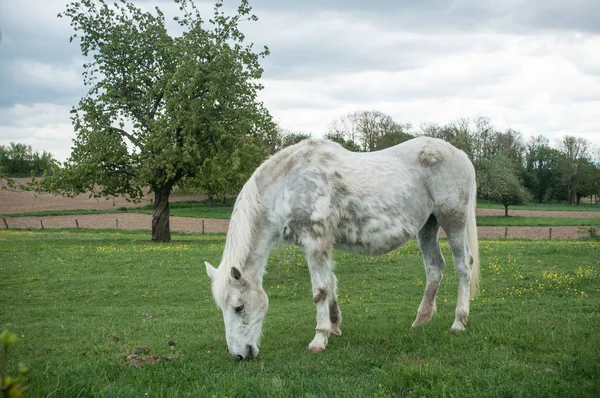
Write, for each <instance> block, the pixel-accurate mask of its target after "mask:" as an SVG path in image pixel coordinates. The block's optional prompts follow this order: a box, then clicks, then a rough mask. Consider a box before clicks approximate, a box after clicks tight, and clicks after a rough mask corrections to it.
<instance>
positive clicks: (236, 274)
mask: <svg viewBox="0 0 600 398" xmlns="http://www.w3.org/2000/svg"><path fill="white" fill-rule="evenodd" d="M231 282H233V284H234V285H239V284H241V283H242V272H241V271H240V270H239V269H238V268H236V267H231Z"/></svg>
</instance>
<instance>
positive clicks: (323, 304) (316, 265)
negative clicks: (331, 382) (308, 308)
mask: <svg viewBox="0 0 600 398" xmlns="http://www.w3.org/2000/svg"><path fill="white" fill-rule="evenodd" d="M306 258H307V261H308V269H309V270H310V277H311V282H312V291H313V300H314V302H315V305H316V306H317V327H316V332H315V338H314V339H313V340H312V341H311V342H310V344H309V345H308V349H309V350H310V351H312V352H322V351H324V350H325V348H326V347H327V341H328V338H329V334H330V333H333V334H335V335H337V336H341V334H342V331H341V330H340V323H341V322H342V313H341V311H340V309H339V307H338V304H337V279H336V277H335V275H334V274H333V261H332V258H331V249H330V248H328V249H325V250H323V249H311V250H307V253H306Z"/></svg>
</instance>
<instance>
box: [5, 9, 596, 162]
mask: <svg viewBox="0 0 600 398" xmlns="http://www.w3.org/2000/svg"><path fill="white" fill-rule="evenodd" d="M66 3H67V1H66V0H0V31H1V33H2V41H1V42H0V144H7V143H9V142H11V141H14V142H22V143H26V144H29V145H31V146H32V147H33V149H34V150H39V151H42V150H45V151H49V152H51V153H53V154H54V156H55V157H56V158H57V159H58V160H61V161H62V160H65V159H66V158H67V157H68V156H69V154H70V147H71V140H72V139H73V138H74V132H73V129H72V127H71V124H70V119H69V110H70V108H71V107H72V106H73V105H76V104H77V102H78V100H79V99H80V98H81V97H82V96H83V95H85V93H86V90H85V89H84V86H83V84H82V80H81V71H82V68H81V65H82V64H83V62H84V60H83V58H82V57H81V55H80V51H79V46H78V44H76V43H75V42H73V43H69V36H70V35H71V33H72V32H71V28H70V26H69V22H68V20H65V19H58V18H57V17H56V15H57V14H58V13H59V12H61V11H63V10H64V7H65V5H66ZM225 3H226V4H231V5H232V6H236V5H237V1H230V0H225ZM139 4H140V5H141V6H143V7H148V8H151V7H152V6H154V5H157V6H159V7H160V8H161V9H163V10H164V11H165V12H166V14H167V15H168V14H169V13H170V12H171V11H172V10H174V9H175V8H174V7H173V4H172V2H171V1H170V0H164V1H162V2H161V1H149V0H145V1H140V2H139ZM250 4H251V5H252V6H253V8H254V13H255V14H257V15H258V17H259V21H258V22H257V23H245V24H243V25H242V31H243V32H245V33H246V34H247V37H248V39H249V40H250V41H252V42H254V43H255V44H256V45H267V46H268V47H269V49H270V50H271V55H270V56H269V57H268V58H266V59H265V60H263V66H264V67H265V74H264V81H263V84H264V86H265V90H264V91H263V92H262V93H261V100H263V101H264V103H265V104H266V106H267V108H268V109H269V110H270V111H271V113H272V115H273V116H274V117H275V119H276V120H277V121H278V122H279V123H280V124H281V125H282V127H284V128H286V129H289V130H292V131H299V132H310V133H312V134H313V136H322V135H323V134H325V133H326V132H327V129H328V127H329V125H330V123H331V122H332V121H333V120H335V119H337V118H339V117H341V116H343V115H345V114H347V113H349V112H353V111H356V110H379V111H382V112H384V113H387V114H389V115H390V116H392V117H393V118H394V119H395V120H396V121H398V122H409V123H411V124H412V125H413V126H414V127H415V129H416V130H418V127H419V126H420V125H421V124H422V123H425V122H435V123H441V124H443V123H447V122H450V121H453V120H456V119H458V118H475V117H478V116H486V117H488V118H489V119H490V120H491V122H492V124H493V125H495V126H496V127H498V128H500V129H505V128H508V127H510V128H513V129H516V130H518V131H520V132H521V133H522V134H523V136H524V137H525V138H526V139H527V138H528V137H530V136H533V135H538V134H543V135H545V136H547V137H548V138H549V139H550V140H551V142H555V140H556V139H558V138H559V137H561V136H564V135H565V134H569V135H575V136H580V137H583V138H585V139H587V140H589V141H591V142H593V143H595V144H596V145H600V23H598V15H600V1H598V0H571V1H568V2H566V1H563V0H545V1H539V0H503V1H496V2H492V1H480V0H420V1H413V0H385V1H383V0H370V1H358V0H318V1H317V0H298V1H293V2H292V1H284V0H254V1H252V0H250ZM207 7H208V9H209V10H210V8H211V7H210V5H209V4H207Z"/></svg>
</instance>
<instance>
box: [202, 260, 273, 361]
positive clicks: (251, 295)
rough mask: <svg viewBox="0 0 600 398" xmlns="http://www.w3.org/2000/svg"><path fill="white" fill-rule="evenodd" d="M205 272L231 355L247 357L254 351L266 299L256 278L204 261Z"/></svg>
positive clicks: (255, 353) (265, 311)
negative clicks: (223, 326)
mask: <svg viewBox="0 0 600 398" xmlns="http://www.w3.org/2000/svg"><path fill="white" fill-rule="evenodd" d="M204 264H205V265H206V272H207V274H208V276H209V277H210V278H211V279H212V292H213V297H214V299H215V302H216V303H217V306H218V307H219V308H220V309H221V311H222V312H223V320H224V321H225V338H226V340H227V347H228V348H229V353H230V354H231V356H232V357H233V358H234V359H240V360H241V359H251V358H254V357H256V356H257V355H258V343H259V340H260V336H261V330H262V323H263V319H264V318H265V315H266V314H267V309H268V307H269V299H268V297H267V294H266V293H265V291H264V290H263V288H262V285H261V283H260V281H258V280H255V278H253V277H252V276H251V275H243V274H242V272H241V270H240V269H239V268H236V267H230V268H229V267H225V266H224V265H223V264H222V265H221V266H219V268H218V269H217V268H215V267H213V266H212V265H210V264H209V263H208V262H204Z"/></svg>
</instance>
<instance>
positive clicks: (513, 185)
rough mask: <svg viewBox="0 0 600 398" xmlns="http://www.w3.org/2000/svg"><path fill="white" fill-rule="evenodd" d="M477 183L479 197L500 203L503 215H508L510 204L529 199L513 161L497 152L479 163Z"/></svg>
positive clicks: (524, 201)
mask: <svg viewBox="0 0 600 398" xmlns="http://www.w3.org/2000/svg"><path fill="white" fill-rule="evenodd" d="M477 183H478V187H477V188H478V196H479V198H481V199H485V200H491V201H494V202H499V203H502V204H503V205H504V215H505V216H508V207H509V206H510V205H518V204H521V203H526V202H527V201H529V200H530V194H529V192H528V191H527V190H526V189H525V187H524V186H523V182H522V181H521V180H520V179H519V176H518V172H517V171H516V169H515V164H514V162H513V161H512V160H511V159H509V158H508V157H506V156H505V155H503V154H497V155H495V156H493V157H490V158H488V159H485V160H484V161H483V162H482V163H481V166H480V167H479V169H478V170H477Z"/></svg>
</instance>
